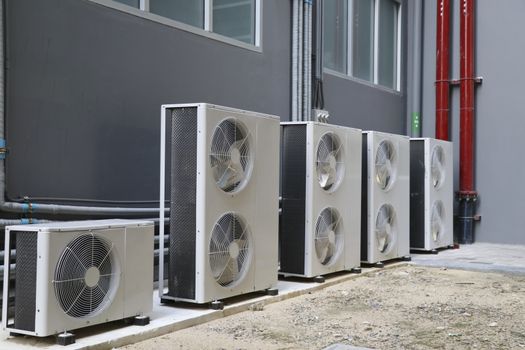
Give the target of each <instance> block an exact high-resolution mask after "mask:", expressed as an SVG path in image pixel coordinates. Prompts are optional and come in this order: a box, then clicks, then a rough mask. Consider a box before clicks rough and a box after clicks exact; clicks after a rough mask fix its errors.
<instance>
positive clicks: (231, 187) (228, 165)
mask: <svg viewBox="0 0 525 350" xmlns="http://www.w3.org/2000/svg"><path fill="white" fill-rule="evenodd" d="M250 146H251V145H250V133H249V132H248V131H247V129H246V127H245V126H244V125H243V124H242V122H240V121H238V120H237V119H235V118H228V119H225V120H223V121H222V122H220V123H219V125H217V127H216V128H215V130H214V132H213V137H212V140H211V147H210V148H211V149H210V166H211V169H212V174H213V178H214V180H215V183H216V184H217V186H218V187H219V188H220V189H221V190H223V191H224V192H227V193H231V192H236V191H239V190H241V189H242V187H243V186H244V184H245V183H246V182H247V181H248V179H249V177H250V171H251V164H252V153H251V149H250Z"/></svg>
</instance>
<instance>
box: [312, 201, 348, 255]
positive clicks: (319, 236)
mask: <svg viewBox="0 0 525 350" xmlns="http://www.w3.org/2000/svg"><path fill="white" fill-rule="evenodd" d="M341 226H342V223H341V216H340V215H339V212H338V211H337V209H335V208H325V209H323V211H322V212H321V214H319V217H318V218H317V224H316V225H315V253H316V255H317V259H319V262H320V263H321V264H323V265H332V264H333V263H334V262H335V261H337V260H338V259H339V255H340V254H341V251H342V246H343V234H342V228H341Z"/></svg>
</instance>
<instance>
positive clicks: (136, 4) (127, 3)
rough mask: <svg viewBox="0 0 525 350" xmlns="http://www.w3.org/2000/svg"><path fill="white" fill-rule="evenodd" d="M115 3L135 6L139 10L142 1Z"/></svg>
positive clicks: (133, 0)
mask: <svg viewBox="0 0 525 350" xmlns="http://www.w3.org/2000/svg"><path fill="white" fill-rule="evenodd" d="M115 1H116V2H120V3H122V4H125V5H128V6H133V7H136V8H139V6H140V0H115Z"/></svg>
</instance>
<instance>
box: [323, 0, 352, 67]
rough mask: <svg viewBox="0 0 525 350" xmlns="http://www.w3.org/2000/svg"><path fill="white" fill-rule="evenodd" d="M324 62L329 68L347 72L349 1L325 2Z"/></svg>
mask: <svg viewBox="0 0 525 350" xmlns="http://www.w3.org/2000/svg"><path fill="white" fill-rule="evenodd" d="M323 11H324V29H323V30H324V42H323V46H324V62H325V66H326V67H327V68H330V69H333V70H335V71H337V72H340V73H346V71H347V63H348V57H347V52H348V50H347V43H348V37H347V35H348V16H347V14H348V1H346V0H325V1H324V10H323Z"/></svg>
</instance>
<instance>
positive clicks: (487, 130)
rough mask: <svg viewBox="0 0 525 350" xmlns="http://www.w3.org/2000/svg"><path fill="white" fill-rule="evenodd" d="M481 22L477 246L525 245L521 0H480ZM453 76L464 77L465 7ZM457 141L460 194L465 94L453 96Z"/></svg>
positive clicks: (429, 82) (428, 90) (427, 96)
mask: <svg viewBox="0 0 525 350" xmlns="http://www.w3.org/2000/svg"><path fill="white" fill-rule="evenodd" d="M476 4H477V11H476V12H477V17H476V22H475V23H476V41H477V43H476V45H477V46H476V59H477V61H476V75H479V76H483V77H484V81H483V85H482V86H480V87H478V88H477V90H476V91H477V94H476V117H475V118H476V133H475V137H476V148H475V152H476V162H475V164H476V165H475V172H476V173H475V179H476V188H477V190H478V191H479V194H480V206H479V210H478V212H479V213H480V214H481V215H482V221H481V222H480V223H478V224H476V240H477V241H481V242H497V243H514V244H524V243H525V231H524V230H523V229H522V228H521V222H522V217H523V213H522V211H523V210H522V208H523V203H522V198H523V197H524V196H525V189H524V187H523V186H521V185H520V180H521V179H522V178H523V177H524V176H525V163H524V162H522V161H521V158H522V157H521V156H520V150H521V149H523V148H525V138H524V137H523V131H524V130H525V124H524V123H525V119H524V117H523V112H522V107H521V103H522V100H523V86H522V85H523V84H522V82H523V80H524V79H525V70H523V69H522V68H521V67H522V66H523V62H525V36H523V19H522V17H523V14H524V13H525V3H524V2H523V1H521V0H507V1H505V2H504V4H503V3H502V2H499V1H492V0H478V1H476ZM452 10H453V13H454V16H453V18H454V31H453V38H454V42H453V47H452V51H453V58H452V60H453V61H452V64H453V67H454V69H453V73H452V74H451V77H452V78H458V77H459V1H458V0H455V1H453V7H452ZM435 11H436V2H435V0H434V1H430V2H429V3H428V4H425V52H424V59H425V69H424V119H423V131H424V135H425V136H433V135H434V121H435V117H434V108H435V107H434V106H435V104H434V103H435V102H434V89H433V82H434V79H435V23H436V20H435ZM451 109H452V119H453V120H452V135H453V141H454V142H455V156H456V160H455V164H456V176H455V178H456V179H455V188H456V189H457V188H458V177H457V173H458V169H459V168H457V165H458V158H457V157H458V156H459V143H458V141H459V136H458V135H459V89H458V88H453V92H452V105H451Z"/></svg>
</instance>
